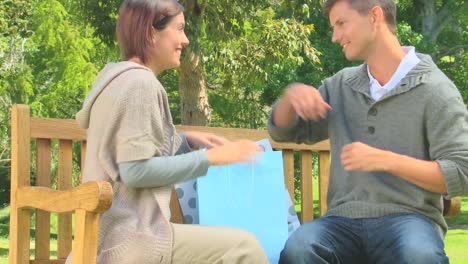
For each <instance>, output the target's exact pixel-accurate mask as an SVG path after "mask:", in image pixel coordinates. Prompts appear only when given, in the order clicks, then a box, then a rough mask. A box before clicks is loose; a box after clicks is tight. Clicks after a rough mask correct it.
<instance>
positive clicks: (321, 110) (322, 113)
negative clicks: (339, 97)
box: [273, 83, 332, 126]
mask: <svg viewBox="0 0 468 264" xmlns="http://www.w3.org/2000/svg"><path fill="white" fill-rule="evenodd" d="M331 109H332V108H331V106H330V105H329V104H327V102H325V101H324V100H323V98H322V96H321V95H320V93H319V91H318V90H317V89H315V88H314V87H312V86H309V85H305V84H303V83H293V84H290V85H289V86H288V87H287V88H286V90H285V92H284V95H283V97H282V98H281V101H280V103H279V104H278V106H277V107H276V109H275V112H274V115H273V118H274V120H273V122H274V124H275V125H276V126H287V125H289V124H290V123H291V122H292V121H293V118H294V116H295V113H297V115H299V116H300V117H301V118H302V119H304V120H313V121H318V120H320V119H323V118H325V117H326V115H327V112H328V111H330V110H331Z"/></svg>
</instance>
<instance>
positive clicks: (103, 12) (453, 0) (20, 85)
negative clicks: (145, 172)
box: [0, 0, 468, 263]
mask: <svg viewBox="0 0 468 264" xmlns="http://www.w3.org/2000/svg"><path fill="white" fill-rule="evenodd" d="M180 2H181V3H182V4H183V5H184V6H185V8H186V10H185V16H186V22H187V25H186V33H187V35H188V38H189V39H190V46H189V47H188V48H186V49H185V50H184V52H183V56H182V62H181V67H180V68H179V69H177V70H171V71H167V72H165V73H164V74H162V75H161V76H159V79H160V80H161V82H162V83H163V85H164V86H165V88H166V90H167V92H168V95H169V97H170V107H171V110H172V113H173V118H174V123H176V124H186V125H201V126H208V125H209V126H221V127H245V128H265V127H266V120H267V115H268V112H269V110H270V106H271V104H272V103H274V101H275V100H276V99H277V98H278V97H279V96H280V95H281V93H282V90H283V88H284V87H285V86H286V85H287V84H288V83H291V82H295V81H299V82H304V83H307V84H311V85H313V86H315V87H318V86H320V84H321V82H322V81H323V79H324V78H326V77H329V76H331V75H333V74H335V73H336V72H337V71H339V70H340V69H342V68H343V67H346V66H351V65H356V64H357V63H356V62H355V63H351V62H348V61H346V59H345V57H344V55H343V53H342V51H341V47H340V46H339V45H338V44H333V43H332V42H331V27H330V25H329V21H328V18H327V17H325V16H324V15H323V14H322V10H321V4H322V3H321V2H322V1H317V0H315V1H314V0H289V1H281V0H255V1H254V0H238V1H236V0H181V1H180ZM396 2H397V8H398V12H397V20H398V37H399V39H400V41H401V43H402V44H403V45H412V46H415V47H416V49H417V51H418V52H422V53H427V54H430V55H431V56H432V58H433V60H434V61H435V62H436V64H437V65H438V66H439V67H440V68H441V69H442V70H443V71H444V72H445V73H446V74H447V76H448V77H449V78H450V79H451V80H453V82H454V83H455V84H456V85H457V87H458V89H459V90H460V93H461V94H462V96H463V99H464V101H465V103H466V102H468V87H467V85H466V79H467V78H466V77H467V71H466V66H467V62H468V56H467V54H466V52H465V51H466V49H467V47H468V31H467V26H468V18H467V16H468V3H467V2H466V1H464V0H398V1H396ZM120 3H121V0H0V263H7V258H8V222H9V221H8V220H9V206H8V204H9V199H10V196H9V195H10V193H9V186H10V183H9V178H10V125H9V124H10V108H11V105H12V104H15V103H24V104H29V105H30V106H31V109H32V114H33V115H34V116H41V117H51V118H74V115H75V113H76V112H77V111H78V110H79V109H80V107H81V104H82V102H83V100H84V98H85V96H86V94H87V92H88V91H89V90H90V89H91V86H92V82H93V79H94V78H95V76H96V74H97V73H98V71H99V70H100V69H101V68H102V67H103V66H104V65H105V64H106V63H108V62H113V61H118V60H119V50H118V47H117V45H116V41H115V19H116V16H117V12H118V8H119V6H120ZM76 166H79V162H78V161H76ZM53 173H56V168H55V170H54V172H53ZM315 175H316V174H315ZM297 191H298V190H297ZM314 193H317V192H314ZM296 197H297V198H300V196H298V195H296ZM448 222H449V226H450V230H449V233H448V235H447V238H446V250H447V252H448V254H449V256H450V259H451V263H468V250H466V248H468V197H463V198H462V211H461V214H459V215H458V216H457V217H456V218H453V219H449V220H448ZM32 226H34V225H33V223H32ZM31 232H32V233H34V232H33V230H32V231H31ZM52 233H53V232H52ZM52 238H53V237H52ZM52 246H53V243H52Z"/></svg>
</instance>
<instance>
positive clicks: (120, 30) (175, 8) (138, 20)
mask: <svg viewBox="0 0 468 264" xmlns="http://www.w3.org/2000/svg"><path fill="white" fill-rule="evenodd" d="M183 11H184V7H183V6H182V5H181V4H180V3H179V2H178V1H177V0H125V1H124V2H123V3H122V6H121V7H120V11H119V17H118V18H117V27H116V34H117V41H118V43H119V47H120V55H121V58H122V60H128V59H130V58H131V57H133V56H137V57H139V58H140V59H141V61H142V62H143V63H147V62H148V59H149V50H150V49H151V45H152V38H153V30H152V29H153V28H155V29H156V30H163V29H164V28H166V26H167V24H168V23H169V22H170V21H171V20H172V18H174V17H175V16H177V15H178V14H180V13H182V12H183Z"/></svg>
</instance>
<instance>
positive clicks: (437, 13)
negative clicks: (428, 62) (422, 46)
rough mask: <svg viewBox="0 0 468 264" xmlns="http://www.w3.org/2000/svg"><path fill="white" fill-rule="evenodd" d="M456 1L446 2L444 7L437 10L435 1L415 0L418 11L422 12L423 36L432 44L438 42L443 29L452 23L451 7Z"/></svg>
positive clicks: (445, 0)
mask: <svg viewBox="0 0 468 264" xmlns="http://www.w3.org/2000/svg"><path fill="white" fill-rule="evenodd" d="M454 2H455V0H444V2H443V4H442V6H441V7H440V8H439V9H438V10H437V9H436V1H435V0H415V1H414V5H415V7H416V9H417V10H418V9H419V10H420V11H419V12H420V16H421V31H422V34H423V35H424V36H425V37H426V38H427V39H429V40H430V41H432V42H436V41H437V37H438V36H439V34H440V32H441V31H442V29H443V28H444V27H445V26H446V25H447V24H448V23H450V22H451V20H452V18H453V16H451V15H450V5H452V4H453V3H454Z"/></svg>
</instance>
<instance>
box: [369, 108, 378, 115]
mask: <svg viewBox="0 0 468 264" xmlns="http://www.w3.org/2000/svg"><path fill="white" fill-rule="evenodd" d="M369 115H371V116H376V115H377V109H376V108H371V109H370V110H369Z"/></svg>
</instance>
